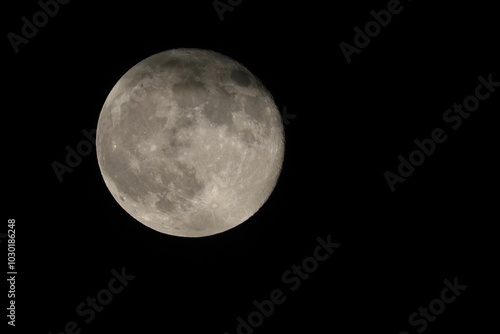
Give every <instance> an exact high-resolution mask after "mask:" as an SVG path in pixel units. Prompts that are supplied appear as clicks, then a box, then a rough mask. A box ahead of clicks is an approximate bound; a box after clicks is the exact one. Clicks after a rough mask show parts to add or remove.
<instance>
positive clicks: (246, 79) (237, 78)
mask: <svg viewBox="0 0 500 334" xmlns="http://www.w3.org/2000/svg"><path fill="white" fill-rule="evenodd" d="M231 79H232V80H233V81H234V82H236V83H237V84H238V85H239V86H243V87H248V86H249V85H250V83H251V82H252V81H251V80H250V76H249V75H248V73H246V72H245V71H242V70H233V71H232V72H231Z"/></svg>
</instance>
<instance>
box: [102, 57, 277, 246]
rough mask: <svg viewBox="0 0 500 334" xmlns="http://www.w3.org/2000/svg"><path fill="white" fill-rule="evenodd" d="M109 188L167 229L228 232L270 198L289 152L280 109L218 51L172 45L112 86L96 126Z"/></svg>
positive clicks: (146, 220) (133, 211) (187, 233)
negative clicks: (286, 148)
mask: <svg viewBox="0 0 500 334" xmlns="http://www.w3.org/2000/svg"><path fill="white" fill-rule="evenodd" d="M96 146H97V159H98V163H99V167H100V170H101V173H102V176H103V179H104V182H105V183H106V186H107V187H108V189H109V191H110V192H111V194H112V195H113V197H114V198H115V200H116V201H117V202H118V203H119V204H120V206H121V207H122V208H123V209H124V210H125V211H127V212H128V213H129V214H130V215H131V216H132V217H134V218H135V219H136V220H138V221H139V222H141V223H142V224H144V225H146V226H148V227H150V228H152V229H154V230H156V231H159V232H162V233H166V234H169V235H175V236H182V237H203V236H208V235H213V234H217V233H221V232H223V231H226V230H228V229H231V228H233V227H235V226H237V225H239V224H241V223H242V222H244V221H246V220H247V219H248V218H250V217H251V216H252V215H253V214H254V213H255V212H257V211H258V210H259V209H260V208H261V207H262V205H263V204H264V203H265V202H266V200H267V199H268V197H269V195H270V194H271V192H272V191H273V189H274V187H275V185H276V182H277V180H278V177H279V174H280V171H281V166H282V163H283V157H284V131H283V125H282V122H281V116H280V113H279V111H278V109H277V107H276V105H275V103H274V101H273V98H272V96H271V95H270V94H269V92H268V91H267V90H266V89H265V87H264V86H263V84H262V83H261V82H260V81H259V80H258V79H257V78H256V77H255V76H254V75H252V73H250V71H249V70H248V69H246V68H245V67H244V66H243V65H241V64H240V63H238V62H236V61H234V60H232V59H230V58H228V57H226V56H223V55H221V54H219V53H216V52H212V51H206V50H198V49H174V50H169V51H165V52H161V53H158V54H155V55H153V56H151V57H149V58H146V59H145V60H143V61H141V62H139V63H138V64H137V65H135V66H134V67H132V68H131V69H130V70H129V71H128V72H127V73H125V75H123V77H122V78H121V79H120V80H119V81H118V82H117V83H116V85H115V86H114V87H113V89H112V90H111V92H110V94H109V95H108V97H107V99H106V101H105V103H104V106H103V108H102V111H101V114H100V117H99V122H98V127H97V140H96Z"/></svg>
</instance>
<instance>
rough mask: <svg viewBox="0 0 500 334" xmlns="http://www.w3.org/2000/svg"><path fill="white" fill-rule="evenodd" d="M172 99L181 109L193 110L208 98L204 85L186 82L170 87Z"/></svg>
mask: <svg viewBox="0 0 500 334" xmlns="http://www.w3.org/2000/svg"><path fill="white" fill-rule="evenodd" d="M172 91H173V93H174V99H175V100H176V101H177V104H178V106H179V107H181V108H195V107H198V106H200V105H202V104H203V103H204V102H205V101H206V100H207V96H208V91H207V89H206V87H205V85H204V84H203V83H202V82H200V81H196V80H187V81H183V82H179V83H176V84H174V85H173V86H172Z"/></svg>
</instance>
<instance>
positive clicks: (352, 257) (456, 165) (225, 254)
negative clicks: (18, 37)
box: [0, 0, 500, 334]
mask: <svg viewBox="0 0 500 334" xmlns="http://www.w3.org/2000/svg"><path fill="white" fill-rule="evenodd" d="M402 4H403V6H404V9H403V11H402V12H401V13H400V14H398V15H395V16H393V18H392V21H391V23H390V24H389V26H388V27H386V28H383V29H382V31H381V33H380V34H379V35H378V36H377V37H374V38H373V39H372V41H371V43H370V44H369V46H368V47H366V48H365V49H363V50H362V51H361V53H360V54H358V55H353V60H352V63H350V64H347V62H346V60H345V58H344V56H343V55H342V52H341V50H340V48H339V44H340V42H342V41H345V42H347V43H350V44H353V37H354V30H353V28H354V27H355V26H359V27H361V28H363V27H364V25H365V24H366V22H368V21H370V20H372V18H371V16H370V14H369V13H370V10H377V11H378V10H380V9H385V8H386V6H387V1H385V0H384V1H366V2H359V1H345V0H344V1H336V2H328V3H322V2H301V1H298V2H294V1H273V2H272V4H270V3H269V1H264V0H252V1H250V0H245V1H243V2H242V3H241V5H239V6H237V7H235V8H234V10H233V11H232V12H226V13H225V14H224V16H225V19H224V21H223V22H221V21H220V20H219V17H218V15H217V13H216V11H215V9H214V8H213V5H212V1H211V0H207V1H198V2H191V1H185V2H181V1H176V2H166V1H163V2H153V1H137V2H118V1H113V2H111V1H106V2H105V3H104V2H97V1H93V2H92V1H76V0H74V1H71V2H70V3H69V4H66V5H61V7H60V9H59V13H58V14H57V15H56V16H55V17H54V18H51V19H50V20H49V22H48V24H47V25H46V26H45V27H43V28H40V31H39V33H38V34H37V36H35V37H34V38H32V39H31V40H30V41H29V43H28V44H26V45H21V46H20V51H19V53H18V54H15V53H14V52H13V50H12V47H11V46H10V43H9V41H8V39H7V37H5V38H4V43H3V46H4V51H3V52H4V55H5V57H4V62H3V66H4V76H3V77H4V80H3V82H4V89H3V92H4V99H5V100H6V101H8V102H7V104H6V107H5V109H4V110H3V123H2V124H3V136H4V145H3V147H4V154H3V157H4V160H3V170H4V180H5V181H4V182H5V183H6V186H4V187H3V191H4V196H3V197H4V198H6V199H7V204H6V205H5V208H4V210H3V211H4V213H3V217H4V218H3V221H4V222H3V226H2V227H1V229H0V232H5V230H6V229H7V223H6V221H7V219H8V218H15V219H16V242H17V243H16V245H17V270H18V276H17V282H16V284H17V286H16V288H17V294H16V305H17V318H16V324H17V326H16V328H15V330H14V331H15V332H19V333H28V332H35V331H36V332H38V333H49V332H52V333H59V332H61V331H62V330H63V328H64V326H65V324H66V323H67V322H68V321H71V320H75V321H76V322H77V323H78V324H79V325H80V328H81V330H82V331H81V333H110V332H112V333H125V332H136V333H150V332H154V333H217V334H223V333H224V332H226V331H227V332H228V333H230V334H234V333H236V325H237V323H236V318H237V317H238V316H242V317H244V318H246V317H247V315H248V314H249V312H251V311H253V310H254V306H253V305H252V301H253V300H254V299H257V300H262V299H267V298H269V293H270V292H271V291H272V290H273V289H276V288H279V289H282V290H283V291H285V294H286V297H287V300H286V302H285V303H284V304H282V305H279V306H277V307H276V310H275V312H274V314H273V315H272V316H271V317H270V318H269V319H266V320H265V322H264V324H263V325H262V326H260V327H259V328H257V329H255V333H289V332H294V333H295V332H305V333H324V332H329V333H373V332H383V333H399V332H400V331H403V330H408V329H410V325H409V324H408V317H409V316H410V314H412V313H413V312H416V311H418V308H419V307H420V306H428V305H429V302H430V301H431V300H433V299H435V298H438V297H439V296H440V292H441V290H442V289H443V288H444V284H443V280H444V279H449V280H451V281H453V278H454V277H458V281H459V282H460V284H464V285H467V286H468V288H467V290H466V291H465V292H463V294H462V295H461V296H460V297H459V298H458V299H457V300H456V301H455V302H454V303H452V304H450V305H447V306H446V310H445V311H444V313H443V314H442V315H440V316H438V318H437V320H436V321H435V322H433V323H430V324H429V327H428V328H427V330H426V332H427V333H456V332H461V331H469V332H474V333H485V332H486V331H487V329H488V328H490V326H492V324H494V323H495V318H496V317H497V314H498V313H497V311H496V310H495V309H494V308H493V307H492V306H491V304H492V303H495V304H498V303H497V302H498V299H496V298H495V297H493V295H492V294H493V292H494V291H495V289H496V288H495V284H496V281H497V280H495V279H494V276H493V269H494V267H495V263H496V262H497V257H494V254H495V252H497V251H498V247H497V238H496V237H495V235H496V234H495V232H494V231H495V227H496V225H497V224H498V214H497V213H498V210H497V207H498V188H497V187H498V183H497V173H498V163H497V162H496V160H497V157H498V131H497V129H498V121H495V120H494V119H498V118H495V117H494V116H496V115H495V114H497V113H498V110H499V108H498V105H499V96H498V95H499V94H500V92H498V91H500V88H499V89H497V90H498V91H497V92H496V93H495V94H492V96H491V97H490V98H489V99H488V100H486V101H484V102H482V103H481V105H480V107H479V109H478V110H477V111H476V112H475V113H474V114H473V115H472V116H471V117H470V118H469V119H467V120H464V122H463V124H462V126H461V127H460V128H459V129H457V130H456V131H453V130H451V129H449V128H446V131H447V132H446V133H447V135H448V139H447V141H446V142H445V143H444V144H441V145H438V147H437V149H436V151H435V153H434V154H433V155H432V156H431V157H429V158H427V159H426V161H425V163H424V164H423V165H422V166H420V167H417V168H416V170H415V172H414V173H413V175H411V176H410V177H409V178H408V179H407V180H406V182H404V183H403V184H398V185H397V188H396V191H395V192H394V193H392V192H391V191H390V189H389V187H388V185H387V183H386V181H385V179H384V177H383V173H384V172H385V171H387V170H390V171H392V172H395V171H396V169H397V165H398V160H397V157H398V155H400V154H401V155H403V156H405V157H407V156H408V154H409V153H410V152H411V151H412V150H414V149H415V145H414V144H413V141H414V140H415V139H417V138H418V139H424V138H428V137H429V134H430V133H431V131H432V130H433V129H434V128H436V127H443V125H444V122H443V120H442V115H443V113H444V111H445V110H446V109H448V108H450V107H452V105H453V104H454V103H462V102H463V99H464V98H465V97H466V96H468V95H471V94H473V93H474V90H475V88H476V86H477V84H478V80H477V77H478V76H479V75H483V76H484V77H487V76H488V74H490V73H493V79H494V80H496V81H500V71H499V70H498V69H499V67H498V59H500V57H499V55H500V54H499V52H498V47H499V40H498V32H499V31H500V30H499V29H498V28H499V23H498V12H497V11H496V10H495V9H494V7H493V6H494V2H487V1H483V2H477V1H465V2H456V1H455V2H448V3H445V4H443V3H441V4H440V5H439V7H437V5H436V3H435V2H432V1H423V0H419V1H413V2H408V1H404V2H402ZM2 6H3V8H4V9H3V11H2V22H3V29H4V30H3V32H4V36H6V35H7V33H8V32H11V31H12V32H15V33H17V34H19V33H20V29H21V26H22V22H21V17H23V16H27V17H29V18H31V16H32V15H33V13H35V12H36V11H38V10H39V6H38V4H37V2H36V1H34V0H29V1H18V2H14V1H9V2H7V3H5V4H3V5H2ZM179 47H193V48H202V49H211V50H214V51H217V52H220V53H222V54H225V55H227V56H229V57H231V58H233V59H235V60H237V61H239V62H241V63H242V64H244V65H245V66H246V67H247V68H248V69H249V70H250V71H252V72H253V73H254V74H255V75H256V76H257V77H259V78H260V80H261V81H262V82H263V83H264V85H266V87H267V88H268V89H269V91H270V92H271V94H272V95H273V96H274V98H275V101H276V104H277V106H278V107H279V109H280V110H283V107H284V106H286V107H287V112H288V113H291V114H295V115H297V117H296V118H295V119H293V120H291V122H290V124H288V125H287V126H286V127H285V132H286V156H285V161H284V166H283V171H282V174H281V176H280V179H279V182H278V184H277V186H276V188H275V191H274V192H273V194H272V195H271V197H270V198H269V200H268V201H267V202H266V204H265V205H264V206H263V207H262V209H261V210H260V211H259V212H257V213H256V214H255V215H254V216H253V217H252V218H251V219H249V220H248V221H247V222H246V223H244V224H241V225H239V226H238V227H236V228H234V229H232V230H230V231H227V232H225V233H222V234H219V235H215V236H211V237H206V238H195V239H189V238H178V237H173V236H168V235H163V234H160V233H158V232H155V231H153V230H152V229H149V228H148V227H146V226H143V225H142V224H140V223H138V222H137V221H135V220H134V219H133V218H131V217H130V216H129V215H128V214H127V213H126V212H125V211H124V210H122V209H121V207H120V206H119V205H118V204H117V203H116V202H115V201H114V199H113V198H112V196H111V194H110V193H109V191H108V190H107V188H106V186H105V184H104V182H103V180H102V177H101V175H100V172H99V168H98V165H97V159H96V156H95V150H94V152H93V153H92V154H91V155H90V156H87V157H84V158H83V161H82V163H81V164H80V165H79V166H78V167H76V168H75V169H74V171H73V172H72V173H71V174H64V180H63V182H62V183H60V182H59V181H58V179H57V177H56V175H55V173H54V171H53V169H52V167H51V163H52V162H53V161H59V162H61V163H64V159H65V155H66V151H65V147H66V145H69V146H71V147H73V148H75V147H76V145H77V143H78V142H79V141H81V140H82V139H85V137H84V136H83V135H82V130H84V129H87V130H92V129H94V128H96V126H97V119H98V116H99V113H100V110H101V107H102V105H103V103H104V101H105V99H106V97H107V94H108V93H109V92H110V90H111V89H112V87H113V86H114V84H115V83H116V82H117V81H118V79H119V78H120V77H121V76H122V75H123V74H124V73H125V72H126V71H127V70H128V69H130V68H131V67H132V66H133V65H135V64H136V63H137V62H139V61H141V60H142V59H144V58H146V57H148V56H150V55H152V54H154V53H157V52H161V51H164V50H167V49H171V48H179ZM328 235H331V236H332V240H334V241H335V242H338V243H341V246H340V248H339V249H338V250H337V251H336V252H335V253H334V254H333V255H332V256H331V257H330V258H329V259H328V261H326V262H324V263H321V264H320V266H319V269H318V270H317V271H316V272H314V273H313V274H312V275H311V277H310V278H309V279H307V280H305V281H303V282H302V285H301V287H300V288H299V289H298V290H297V291H295V292H291V291H290V290H289V289H288V286H287V285H285V284H283V282H282V281H281V275H282V274H283V272H285V271H286V270H288V269H289V268H290V266H291V265H292V264H300V262H301V261H302V260H303V259H304V258H305V257H307V256H310V255H311V254H312V252H313V250H314V248H315V247H316V245H317V242H316V238H317V237H323V238H326V236H328ZM5 245H6V243H5V240H2V249H3V252H6V247H5ZM4 254H5V253H4ZM2 258H4V260H5V261H6V259H5V258H6V256H4V255H2ZM122 267H125V268H126V272H127V273H129V274H131V275H134V276H135V279H134V280H133V281H132V282H131V283H130V284H129V286H128V287H126V288H125V289H124V290H123V292H122V293H120V294H119V295H116V296H115V297H114V298H113V301H112V302H111V303H110V304H109V305H108V306H105V309H104V310H103V311H102V312H100V313H98V314H97V316H96V318H95V320H94V321H92V322H91V323H89V324H85V323H84V321H83V318H82V317H79V316H78V315H77V314H76V312H75V309H76V306H77V305H78V304H80V303H81V302H84V301H85V299H86V298H87V297H94V296H95V295H96V294H97V292H98V291H99V290H101V289H103V288H106V286H107V284H108V282H109V280H110V279H111V277H112V274H111V270H112V269H116V270H118V271H120V269H121V268H122ZM4 286H5V289H7V286H6V285H5V284H4ZM2 294H3V295H5V294H6V293H5V292H2ZM4 298H5V297H4ZM5 300H6V299H4V301H5ZM6 305H7V304H6V303H5V302H4V304H2V309H4V310H5V308H6V307H7V306H6ZM4 312H6V311H4ZM2 318H3V319H4V320H3V321H5V322H6V318H5V316H4V315H3V316H2ZM9 331H13V329H12V328H11V327H9ZM410 332H411V333H415V331H412V330H410Z"/></svg>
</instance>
